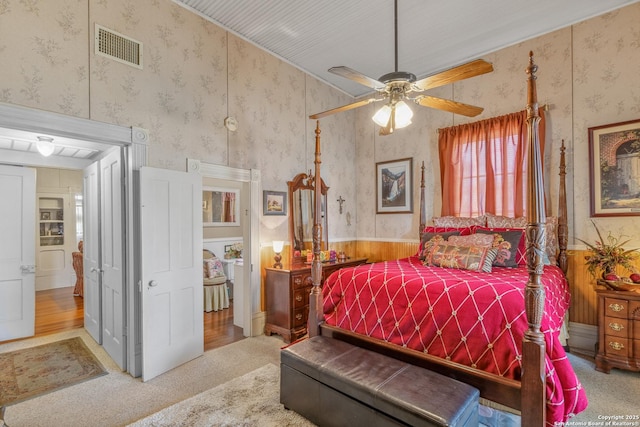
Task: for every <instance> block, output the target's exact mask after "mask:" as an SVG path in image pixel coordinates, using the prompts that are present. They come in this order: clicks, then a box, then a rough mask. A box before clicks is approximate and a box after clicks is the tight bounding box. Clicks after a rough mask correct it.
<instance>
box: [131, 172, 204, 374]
mask: <svg viewBox="0 0 640 427" xmlns="http://www.w3.org/2000/svg"><path fill="white" fill-rule="evenodd" d="M140 203H141V207H140V212H141V213H140V229H141V254H142V272H141V277H142V280H141V284H140V292H141V293H142V295H141V300H142V380H143V381H148V380H150V379H152V378H154V377H156V376H157V375H160V374H161V373H163V372H166V371H168V370H170V369H173V368H175V367H176V366H179V365H181V364H183V363H185V362H188V361H189V360H191V359H194V358H196V357H198V356H200V355H202V353H203V352H204V328H203V314H202V313H203V295H202V293H203V289H202V214H201V210H202V177H201V176H200V175H199V174H197V173H187V172H177V171H170V170H164V169H154V168H149V167H143V168H141V169H140Z"/></svg>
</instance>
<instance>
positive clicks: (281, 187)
mask: <svg viewBox="0 0 640 427" xmlns="http://www.w3.org/2000/svg"><path fill="white" fill-rule="evenodd" d="M87 5H89V6H90V7H87ZM0 10H1V11H2V14H0V23H1V25H0V36H1V37H0V39H1V40H2V41H3V42H2V44H1V46H2V49H0V58H2V59H3V68H2V71H1V72H0V75H1V76H2V78H1V79H0V101H2V102H5V103H9V104H15V105H20V106H27V107H32V108H37V109H42V110H47V111H54V112H59V113H63V114H68V115H72V116H77V117H84V118H90V119H92V120H96V121H101V122H107V123H114V124H119V125H122V126H130V125H135V126H139V127H143V128H146V129H149V130H150V134H151V137H152V140H153V144H152V147H151V148H150V150H149V164H150V165H151V166H155V167H162V168H167V169H174V170H184V167H185V161H184V160H185V158H197V159H200V160H201V161H203V162H209V163H214V164H221V165H227V166H231V167H236V168H245V169H249V168H255V169H259V170H260V171H261V172H262V188H263V189H264V190H273V191H286V182H287V181H288V180H290V179H291V178H292V177H293V176H295V175H296V174H297V173H300V172H304V171H307V170H309V169H310V168H311V167H312V160H313V144H312V141H313V122H312V121H309V120H307V117H306V116H307V115H308V114H309V113H312V112H316V111H321V110H323V109H325V108H330V107H332V106H336V105H342V104H345V103H348V102H350V101H351V99H350V98H349V97H348V96H346V95H344V94H342V93H341V92H339V91H337V90H335V89H333V88H331V87H329V86H327V85H325V84H323V83H321V82H319V81H318V80H316V79H315V78H313V77H310V76H308V75H305V74H304V73H303V72H302V71H299V70H298V69H296V68H294V67H292V66H290V65H288V64H286V63H284V62H282V61H280V60H278V59H276V58H274V57H273V56H271V55H269V54H267V53H265V52H264V51H262V50H260V49H258V48H256V47H254V46H252V45H250V44H248V43H247V42H245V41H244V40H242V39H240V38H239V37H236V36H234V35H233V34H230V33H227V32H225V31H223V30H221V29H220V28H219V27H217V26H215V25H213V24H208V23H206V22H205V21H204V20H203V19H201V18H199V17H197V16H196V15H194V14H191V13H189V12H188V11H186V10H184V9H182V8H180V7H178V6H176V5H175V4H174V3H172V2H169V1H150V2H148V7H142V6H140V5H138V4H137V3H134V2H128V1H122V2H109V4H108V5H107V4H106V3H105V2H82V3H80V4H78V3H74V4H73V5H72V4H66V5H65V7H64V8H61V9H59V8H58V6H57V5H54V4H38V6H37V7H36V8H35V9H31V10H26V8H25V6H24V5H23V4H22V3H21V2H18V1H11V2H7V3H3V6H2V9H0ZM149 10H151V11H153V16H154V18H156V17H157V19H154V21H153V22H151V21H148V20H146V19H145V17H146V16H148V15H147V12H148V11H149ZM50 16H54V17H58V19H51V18H49V17H50ZM63 18H64V19H63ZM638 19H640V5H638V4H634V5H631V6H627V7H625V8H623V9H620V10H618V11H616V12H613V13H610V14H606V15H604V16H601V17H596V18H592V19H590V20H588V21H586V22H583V23H580V24H576V25H574V26H572V27H568V28H565V29H561V30H558V31H554V32H552V33H550V34H547V35H544V36H541V37H537V38H535V39H532V40H530V41H527V42H524V43H521V44H519V45H516V46H512V47H508V48H505V49H502V50H500V51H498V52H495V53H491V54H488V55H484V56H483V58H484V59H486V60H487V61H489V62H491V63H493V64H494V68H495V71H494V72H493V73H492V74H490V75H486V76H482V77H479V78H477V79H471V80H469V81H465V82H464V83H459V84H455V85H453V86H452V87H444V88H440V89H438V90H436V91H434V95H436V96H442V97H446V98H455V99H462V100H467V102H471V103H473V104H476V105H481V106H483V107H485V112H484V113H483V114H482V116H480V117H479V118H486V117H492V116H495V115H500V114H505V113H508V112H511V111H516V110H520V109H522V108H523V106H524V105H523V102H522V100H523V99H524V97H523V91H524V85H523V76H522V73H521V71H522V69H523V57H526V52H527V51H529V50H533V51H534V52H536V55H537V63H538V65H539V66H540V73H539V77H540V80H539V88H538V90H539V95H540V97H541V101H542V102H543V103H548V104H550V105H551V110H550V111H549V120H550V122H551V126H550V127H549V128H550V129H551V132H552V135H551V143H550V144H549V146H550V147H551V146H553V147H557V144H558V143H559V141H560V140H561V139H564V140H565V142H566V143H567V145H568V148H569V150H568V152H569V165H568V166H569V171H568V172H569V178H568V192H569V200H570V202H569V218H570V219H569V227H570V230H569V235H570V242H569V245H570V248H573V249H575V250H574V254H575V255H574V256H572V257H571V260H572V261H576V264H572V267H570V271H571V273H570V274H573V275H574V276H575V280H571V283H572V286H573V287H574V289H573V295H574V301H573V304H574V307H572V308H573V309H572V311H571V316H572V318H571V321H572V322H573V323H575V324H577V326H578V327H577V328H576V329H574V330H580V328H582V330H584V334H585V335H586V336H587V338H585V341H586V343H585V344H584V345H583V347H584V348H587V349H588V348H592V343H591V344H589V342H588V339H589V337H591V338H593V339H595V332H594V325H595V324H596V322H597V321H596V317H595V295H594V292H593V291H592V289H591V284H590V283H589V277H588V276H587V275H586V274H583V273H581V271H582V269H580V268H579V267H580V266H579V264H577V263H579V261H580V260H581V259H582V256H581V253H580V250H581V249H583V247H582V246H580V245H579V244H577V243H576V242H575V241H574V240H573V238H574V236H576V237H583V238H587V239H593V237H594V236H593V235H592V234H591V233H589V232H588V226H589V213H588V212H589V179H588V168H586V167H582V165H586V164H587V162H588V150H587V146H588V141H587V128H588V127H590V126H596V125H601V124H607V123H616V122H621V121H625V120H631V119H635V118H637V117H638V115H639V113H640V106H639V105H638V101H637V98H638V96H639V95H638V94H639V93H640V86H639V85H640V82H639V81H638V79H637V70H638V67H639V66H640V56H639V55H637V52H638V49H639V46H638V36H637V34H636V32H635V31H636V30H635V29H634V25H633V24H634V23H635V22H637V21H638ZM61 22H62V23H61ZM94 22H97V23H99V24H101V25H104V26H105V27H107V28H113V29H114V30H116V31H118V32H120V33H123V34H127V35H129V36H131V37H133V38H134V39H137V40H141V41H143V42H144V43H145V64H146V65H145V68H144V69H143V70H136V69H133V68H130V67H126V66H123V65H121V64H117V63H115V62H111V61H109V60H107V59H104V58H101V57H97V56H94V55H92V54H90V52H91V51H92V49H91V46H92V43H88V42H87V40H89V39H90V36H91V35H92V34H93V23H94ZM88 23H91V24H88ZM25 28H28V29H29V32H28V33H27V35H25V30H24V29H25ZM210 40H212V41H213V43H206V42H205V41H210ZM25 43H28V44H27V46H28V47H27V48H25V47H24V46H25ZM183 63H184V64H185V66H178V65H177V64H183ZM329 65H331V64H329ZM255 69H257V70H258V72H257V73H256V72H255V71H254V70H255ZM204 94H206V95H204ZM273 105H275V106H277V108H272V106H273ZM372 113H373V107H372V106H369V107H364V108H362V109H359V110H358V111H357V112H351V113H345V114H342V115H337V116H334V117H332V118H330V119H325V120H323V141H324V151H323V158H324V159H331V161H325V163H323V177H324V178H325V180H326V181H327V185H329V187H330V194H331V195H332V197H329V198H328V201H329V206H328V209H329V212H330V215H331V221H330V229H329V240H330V242H338V243H340V244H341V245H345V246H347V245H349V244H353V242H357V244H356V245H355V246H356V248H357V249H356V251H357V253H356V254H353V255H354V256H367V257H369V258H370V259H371V260H375V259H380V258H381V257H382V256H383V255H382V254H388V253H406V251H407V250H411V249H410V248H414V247H415V245H416V243H417V230H418V223H419V219H418V218H417V215H416V214H413V215H408V214H398V215H376V214H375V209H374V206H375V193H374V179H373V176H374V166H375V163H376V162H379V161H388V160H394V159H402V158H409V157H410V158H413V159H414V182H418V177H419V175H418V173H419V168H418V167H417V166H418V164H419V162H421V161H423V160H424V161H425V162H426V164H427V170H429V171H432V174H430V175H428V177H427V186H428V188H434V189H435V191H434V193H433V194H432V196H431V197H428V198H427V203H428V211H429V209H430V212H431V216H433V215H438V213H439V210H440V199H441V194H440V193H439V190H438V189H439V176H438V173H437V163H436V162H435V159H437V155H436V146H437V145H436V138H437V133H436V129H437V128H441V127H446V126H450V125H453V124H457V123H460V122H461V121H462V120H466V119H462V118H461V117H459V116H452V115H450V114H446V113H442V112H438V111H431V110H428V109H425V110H424V111H421V112H420V113H419V114H417V115H416V117H415V118H414V124H413V125H412V126H410V127H409V128H407V129H404V130H403V131H402V132H397V133H396V134H394V135H391V136H388V137H384V138H381V137H378V136H377V135H376V133H377V130H376V128H375V127H374V126H373V125H372V124H371V121H370V116H371V115H372ZM227 116H234V117H235V118H236V119H237V120H238V123H239V126H238V131H237V132H228V131H227V130H226V129H225V128H224V126H223V122H222V121H223V119H224V118H225V117H227ZM354 123H355V125H354ZM407 141H410V142H411V143H406V142H407ZM176 152H179V153H180V155H179V156H176V155H175V153H176ZM548 156H549V157H548V159H547V162H546V165H547V171H548V172H549V173H550V175H549V176H550V183H549V186H550V188H551V189H554V188H556V187H557V186H556V185H555V183H556V182H557V176H556V172H555V171H557V162H558V157H557V152H556V151H553V152H550V153H549V155H548ZM353 159H356V160H355V161H354V160H353ZM275 165H277V167H274V166H275ZM574 165H581V167H575V166H574ZM366 171H370V174H369V173H367V172H366ZM363 176H364V178H362V177H363ZM354 183H355V185H354ZM553 191H555V190H553ZM551 194H552V196H551V205H552V211H555V203H556V200H557V195H556V194H554V193H553V192H552V193H551ZM333 196H335V197H333ZM339 196H341V197H342V198H344V200H346V202H345V203H344V210H345V214H344V215H340V214H338V204H337V202H336V201H335V200H336V199H337V198H338V197H339ZM416 196H417V193H416V194H415V195H414V197H416ZM347 214H350V215H349V216H350V217H351V218H352V219H353V220H352V222H351V224H350V225H349V223H348V222H347ZM599 224H602V228H603V229H606V230H612V231H613V232H614V233H617V232H620V233H619V234H631V235H632V236H635V235H636V234H637V233H638V231H640V221H638V220H636V219H634V218H633V217H631V218H624V219H622V220H619V219H618V220H616V219H601V220H599ZM287 230H288V229H287V221H286V218H285V217H261V225H260V235H261V237H260V239H261V243H262V245H263V246H268V245H269V243H270V242H271V241H272V240H276V239H278V238H282V236H287V234H288V231H287ZM634 240H635V241H636V243H637V240H638V239H634ZM271 255H272V254H271V253H270V249H269V248H265V249H263V259H268V260H270V259H271ZM267 262H269V261H267ZM590 345H591V347H590Z"/></svg>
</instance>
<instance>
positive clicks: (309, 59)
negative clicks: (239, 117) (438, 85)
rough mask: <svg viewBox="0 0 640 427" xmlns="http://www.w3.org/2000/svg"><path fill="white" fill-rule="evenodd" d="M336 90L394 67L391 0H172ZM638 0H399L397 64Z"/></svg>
mask: <svg viewBox="0 0 640 427" xmlns="http://www.w3.org/2000/svg"><path fill="white" fill-rule="evenodd" d="M173 1H174V2H176V3H177V4H179V5H182V6H184V7H186V8H187V9H190V10H192V11H194V12H196V13H198V14H200V15H201V16H203V17H205V18H207V19H209V20H211V21H213V22H215V23H216V24H218V25H220V26H221V27H223V28H225V29H227V30H228V31H230V32H232V33H234V34H236V35H238V36H240V37H242V38H244V39H245V40H248V41H250V42H252V43H253V44H255V45H257V46H259V47H262V48H263V49H265V50H267V51H269V52H271V53H272V54H274V55H275V56H277V57H280V58H281V59H283V60H285V61H287V62H288V63H290V64H292V65H294V66H296V67H298V68H300V69H302V70H303V71H306V72H307V73H309V74H311V75H314V76H316V77H318V78H319V79H321V80H323V81H325V82H327V83H329V84H331V85H333V86H334V87H336V88H339V89H340V90H342V91H344V92H346V93H348V94H350V95H352V96H354V97H359V96H362V95H365V94H367V93H370V92H371V91H372V90H371V89H370V88H368V87H366V86H362V85H360V84H358V83H354V82H352V81H350V80H348V79H346V78H343V77H339V76H336V75H333V74H331V73H329V72H327V70H328V69H329V68H330V67H333V66H339V65H345V66H347V67H349V68H352V69H354V70H356V71H359V72H361V73H363V74H365V75H367V76H369V77H372V78H374V79H378V78H379V77H380V76H382V75H384V74H386V73H389V72H391V71H395V64H394V62H395V55H394V13H393V10H394V2H393V0H173ZM637 1H640V0H537V1H524V0H491V1H479V0H446V1H436V0H399V1H398V68H399V71H407V72H410V73H413V74H415V75H416V76H417V77H418V79H421V78H423V77H426V76H429V75H432V74H435V73H437V72H439V71H443V70H446V69H448V68H451V67H453V66H456V65H460V64H462V63H465V62H467V61H470V60H472V59H477V58H481V57H482V56H483V55H485V54H487V53H490V52H494V51H496V50H499V49H501V48H504V47H506V46H510V45H513V44H516V43H519V42H521V41H524V40H527V39H531V38H533V37H536V36H539V35H541V34H545V33H548V32H551V31H554V30H557V29H559V28H563V27H566V26H568V25H571V24H574V23H577V22H580V21H583V20H585V19H588V18H590V17H593V16H597V15H600V14H603V13H605V12H609V11H611V10H614V9H617V8H620V7H623V6H625V5H628V4H631V3H636V2H637Z"/></svg>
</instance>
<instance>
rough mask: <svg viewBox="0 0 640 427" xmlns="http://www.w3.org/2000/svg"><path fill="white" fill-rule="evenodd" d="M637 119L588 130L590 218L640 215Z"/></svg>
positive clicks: (639, 156) (639, 149)
mask: <svg viewBox="0 0 640 427" xmlns="http://www.w3.org/2000/svg"><path fill="white" fill-rule="evenodd" d="M639 162H640V120H633V121H628V122H621V123H614V124H610V125H603V126H597V127H591V128H589V168H590V176H589V184H590V187H591V216H592V217H596V216H629V215H640V170H638V168H637V167H636V165H637V164H638V163H639Z"/></svg>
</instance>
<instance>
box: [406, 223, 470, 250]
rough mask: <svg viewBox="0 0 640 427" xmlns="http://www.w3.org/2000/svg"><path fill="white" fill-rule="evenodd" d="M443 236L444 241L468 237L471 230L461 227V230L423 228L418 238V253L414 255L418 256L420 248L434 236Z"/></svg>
mask: <svg viewBox="0 0 640 427" xmlns="http://www.w3.org/2000/svg"><path fill="white" fill-rule="evenodd" d="M450 232H457V233H451V234H449V233H450ZM438 234H440V235H443V236H442V237H444V240H447V238H448V237H449V236H457V235H460V236H464V235H468V234H471V228H469V227H462V228H451V227H431V226H429V227H425V229H424V230H423V232H422V236H421V238H420V245H419V246H418V253H417V254H416V255H420V254H421V253H422V248H423V246H424V244H425V242H427V241H429V240H431V239H432V238H433V237H434V236H436V235H438Z"/></svg>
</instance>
